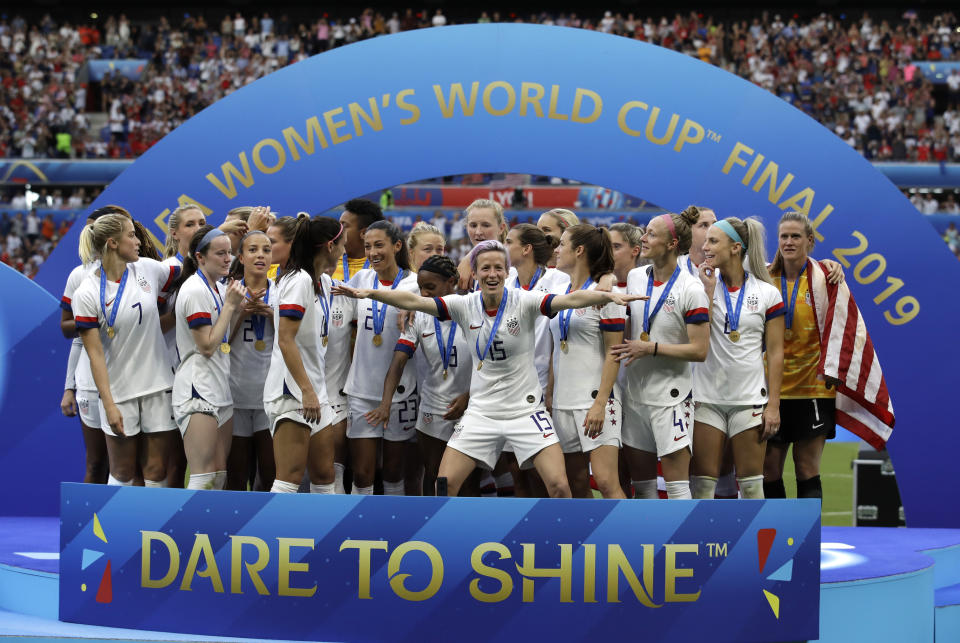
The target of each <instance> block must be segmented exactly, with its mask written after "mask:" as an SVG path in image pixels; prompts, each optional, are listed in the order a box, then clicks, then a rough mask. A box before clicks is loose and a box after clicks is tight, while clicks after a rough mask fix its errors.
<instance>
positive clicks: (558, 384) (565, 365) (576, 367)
mask: <svg viewBox="0 0 960 643" xmlns="http://www.w3.org/2000/svg"><path fill="white" fill-rule="evenodd" d="M596 287H597V284H596V283H593V284H591V285H590V287H589V288H588V290H595V289H596ZM567 314H569V315H570V327H569V329H568V332H567V335H566V339H567V351H566V352H564V351H563V350H562V348H561V344H560V341H561V339H562V338H563V336H562V334H561V332H560V319H561V317H563V316H565V315H567ZM626 314H627V313H626V307H624V306H620V305H619V304H615V303H613V302H610V303H608V304H606V305H605V306H604V307H603V308H601V309H600V310H597V309H596V308H595V307H593V306H591V307H589V308H577V309H575V310H572V311H563V312H561V313H559V314H557V316H556V317H553V318H552V319H550V321H549V324H550V332H551V333H552V335H553V408H555V409H560V410H578V409H588V408H590V406H591V405H592V404H593V401H594V400H595V399H596V397H597V391H598V389H599V388H600V379H601V375H602V373H603V363H604V361H605V360H606V356H607V352H606V350H605V349H604V346H603V333H604V332H605V331H606V332H615V331H621V332H622V331H623V328H624V323H625V317H626ZM619 389H620V386H619V385H617V384H614V387H613V395H614V397H615V398H617V399H619V398H620V397H621V395H620V390H619Z"/></svg>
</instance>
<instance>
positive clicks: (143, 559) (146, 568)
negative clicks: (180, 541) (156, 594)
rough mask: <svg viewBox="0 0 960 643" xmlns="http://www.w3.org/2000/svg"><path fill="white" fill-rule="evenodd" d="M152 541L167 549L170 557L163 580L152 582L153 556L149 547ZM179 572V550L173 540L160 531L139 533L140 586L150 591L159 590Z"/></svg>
mask: <svg viewBox="0 0 960 643" xmlns="http://www.w3.org/2000/svg"><path fill="white" fill-rule="evenodd" d="M154 541H159V542H160V543H162V544H163V545H164V547H166V548H167V553H168V554H169V555H170V565H169V566H168V567H167V573H166V574H164V575H163V578H160V579H157V580H153V579H151V578H150V562H151V561H152V560H153V555H152V553H151V551H150V547H151V545H152V544H153V542H154ZM179 571H180V550H179V549H178V548H177V543H175V542H174V541H173V538H171V537H170V536H168V535H167V534H165V533H163V532H162V531H141V532H140V586H141V587H147V588H150V589H160V588H161V587H166V586H167V585H169V584H170V583H172V582H173V579H175V578H176V577H177V572H179Z"/></svg>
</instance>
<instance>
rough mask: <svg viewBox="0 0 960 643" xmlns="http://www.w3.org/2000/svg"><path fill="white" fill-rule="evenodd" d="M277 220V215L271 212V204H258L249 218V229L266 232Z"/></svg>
mask: <svg viewBox="0 0 960 643" xmlns="http://www.w3.org/2000/svg"><path fill="white" fill-rule="evenodd" d="M276 220H277V217H276V216H274V215H273V214H271V213H270V206H264V205H258V206H257V207H255V208H253V210H251V211H250V216H249V217H248V218H247V229H248V230H263V231H264V232H266V231H267V228H269V227H270V226H272V225H273V223H274V222H275V221H276Z"/></svg>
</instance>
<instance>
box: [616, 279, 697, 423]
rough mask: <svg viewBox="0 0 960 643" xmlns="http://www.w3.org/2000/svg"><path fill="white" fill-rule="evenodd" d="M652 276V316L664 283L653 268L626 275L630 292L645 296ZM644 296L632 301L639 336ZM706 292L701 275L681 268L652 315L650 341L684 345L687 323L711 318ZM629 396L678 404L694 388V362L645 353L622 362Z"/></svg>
mask: <svg viewBox="0 0 960 643" xmlns="http://www.w3.org/2000/svg"><path fill="white" fill-rule="evenodd" d="M651 280H653V291H652V292H651V293H650V301H649V311H650V313H649V314H651V315H652V313H653V309H654V308H655V307H656V305H657V302H658V301H660V298H661V297H663V293H664V290H665V289H666V284H665V283H663V282H660V281H656V280H654V279H653V268H652V267H651V266H641V267H639V268H634V269H633V270H631V271H630V274H629V275H628V276H627V292H628V293H629V294H631V295H646V294H647V286H648V284H649V283H650V281H651ZM644 304H647V302H646V301H632V302H630V337H632V338H633V339H640V334H641V333H642V332H643V311H644ZM709 306H710V303H709V302H708V301H707V294H706V293H705V292H704V291H703V284H701V283H700V279H698V278H697V277H694V276H693V275H691V274H690V273H688V272H686V271H685V270H683V267H682V266H681V270H680V273H679V275H678V276H677V280H676V281H675V282H674V284H673V287H671V288H670V292H669V293H667V295H666V297H665V298H664V299H663V305H662V306H661V307H660V310H659V311H657V314H656V315H653V317H652V318H651V319H650V341H652V342H659V343H660V344H686V343H688V342H689V341H690V338H689V336H688V335H687V324H703V323H706V322H707V321H709ZM623 370H624V373H625V380H624V381H625V383H626V391H625V393H626V397H627V399H628V400H629V401H631V402H633V403H635V404H646V405H649V406H674V405H675V404H678V403H679V402H682V401H683V400H685V399H686V398H687V396H689V395H690V391H691V389H692V388H693V365H692V363H691V362H688V361H686V360H681V359H677V358H674V357H667V356H665V355H658V356H657V357H651V356H647V357H641V358H640V359H637V360H634V361H633V362H632V363H631V364H629V365H627V366H625V367H623Z"/></svg>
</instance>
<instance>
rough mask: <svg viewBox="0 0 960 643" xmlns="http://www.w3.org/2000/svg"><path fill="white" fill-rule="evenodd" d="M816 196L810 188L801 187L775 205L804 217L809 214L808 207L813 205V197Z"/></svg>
mask: <svg viewBox="0 0 960 643" xmlns="http://www.w3.org/2000/svg"><path fill="white" fill-rule="evenodd" d="M815 196H816V192H814V191H813V190H812V189H810V188H803V189H802V190H800V191H799V192H797V193H796V194H794V195H793V196H792V197H790V198H789V199H786V200H784V201H783V202H782V203H780V205H778V206H777V207H778V208H780V209H781V210H791V211H796V212H799V213H800V214H802V215H803V216H805V217H808V216H810V208H812V207H813V197H815Z"/></svg>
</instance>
